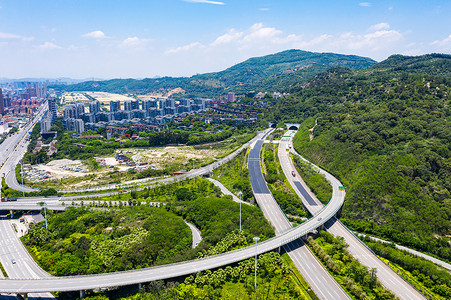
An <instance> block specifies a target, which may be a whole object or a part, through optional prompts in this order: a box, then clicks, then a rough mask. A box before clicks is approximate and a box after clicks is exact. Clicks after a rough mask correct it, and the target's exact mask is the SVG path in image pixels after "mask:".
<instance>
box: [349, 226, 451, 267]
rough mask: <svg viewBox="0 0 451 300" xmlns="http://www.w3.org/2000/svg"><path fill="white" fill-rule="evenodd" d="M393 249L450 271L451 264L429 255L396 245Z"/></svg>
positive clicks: (371, 237) (374, 238)
mask: <svg viewBox="0 0 451 300" xmlns="http://www.w3.org/2000/svg"><path fill="white" fill-rule="evenodd" d="M355 234H356V235H357V236H363V237H368V238H370V239H372V240H375V241H379V242H382V243H387V244H389V243H390V242H389V241H386V240H383V239H380V238H377V237H374V236H369V235H366V234H363V233H355ZM395 247H396V248H397V249H399V250H402V251H406V252H409V253H411V254H413V255H416V256H419V257H422V258H424V259H427V260H429V261H431V262H433V263H434V264H437V265H439V266H442V267H443V268H445V269H448V270H450V271H451V264H449V263H447V262H445V261H443V260H440V259H437V258H435V257H432V256H430V255H427V254H424V253H421V252H419V251H416V250H413V249H410V248H407V247H404V246H401V245H398V244H395Z"/></svg>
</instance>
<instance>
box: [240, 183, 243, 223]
mask: <svg viewBox="0 0 451 300" xmlns="http://www.w3.org/2000/svg"><path fill="white" fill-rule="evenodd" d="M241 195H243V193H242V192H241V191H240V232H241Z"/></svg>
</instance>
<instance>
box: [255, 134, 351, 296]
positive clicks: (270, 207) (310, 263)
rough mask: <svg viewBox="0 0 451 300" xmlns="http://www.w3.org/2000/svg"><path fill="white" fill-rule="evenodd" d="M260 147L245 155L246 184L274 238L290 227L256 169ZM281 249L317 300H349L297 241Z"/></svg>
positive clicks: (256, 144)
mask: <svg viewBox="0 0 451 300" xmlns="http://www.w3.org/2000/svg"><path fill="white" fill-rule="evenodd" d="M262 145H263V139H262V140H258V141H257V142H256V143H255V144H254V145H253V147H252V148H251V150H250V152H249V158H248V159H249V160H248V168H249V174H250V180H251V185H252V189H253V191H254V197H255V199H256V201H257V203H258V205H259V206H260V208H261V209H262V211H263V214H264V216H265V217H266V219H267V220H269V221H270V223H271V224H272V225H273V226H274V228H275V231H276V235H280V234H281V233H283V232H286V231H287V230H290V229H291V228H292V225H291V223H290V222H289V221H288V219H287V218H286V216H285V214H284V213H283V212H282V210H281V209H280V207H279V205H278V204H277V202H276V200H275V199H274V197H273V196H272V194H271V192H270V191H269V189H268V186H267V185H266V182H265V180H264V178H263V174H262V171H261V165H260V152H261V148H262ZM284 249H285V251H286V252H287V253H288V255H289V256H290V258H291V259H292V261H293V263H294V264H295V266H296V268H297V269H298V270H299V272H300V273H301V275H302V276H303V277H304V279H305V280H306V281H307V283H308V284H309V285H310V287H311V288H312V290H313V291H314V292H315V294H316V295H317V296H318V298H320V299H328V300H337V299H350V297H349V296H348V295H347V294H346V292H345V291H344V290H343V289H342V287H341V286H340V285H339V284H338V283H337V282H336V281H335V279H334V278H333V277H332V276H331V275H330V274H329V273H328V272H327V270H326V269H324V267H323V266H322V265H321V263H320V262H319V261H318V260H317V259H316V257H315V256H314V255H313V253H312V252H311V251H310V250H309V249H308V247H307V246H306V245H305V244H304V243H303V242H302V240H301V239H296V240H294V241H293V242H291V243H288V244H286V245H285V246H284Z"/></svg>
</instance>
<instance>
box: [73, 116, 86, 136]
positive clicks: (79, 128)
mask: <svg viewBox="0 0 451 300" xmlns="http://www.w3.org/2000/svg"><path fill="white" fill-rule="evenodd" d="M74 129H75V131H76V132H77V133H79V134H81V133H82V132H84V131H85V122H83V120H81V119H75V120H74Z"/></svg>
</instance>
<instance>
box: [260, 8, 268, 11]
mask: <svg viewBox="0 0 451 300" xmlns="http://www.w3.org/2000/svg"><path fill="white" fill-rule="evenodd" d="M259 10H261V11H269V8H267V7H262V8H260V9H259Z"/></svg>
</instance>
